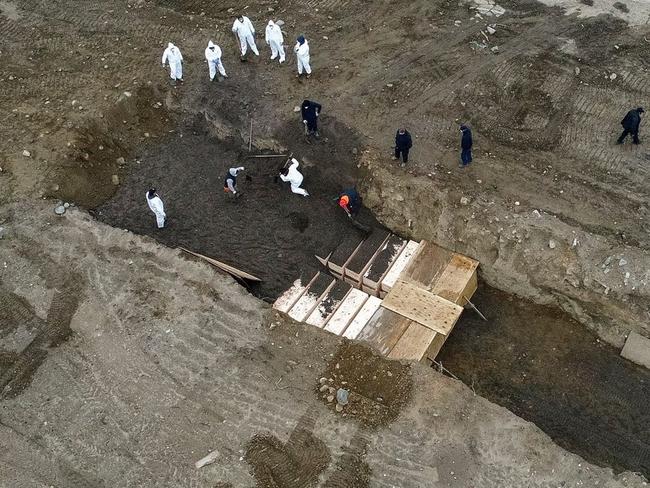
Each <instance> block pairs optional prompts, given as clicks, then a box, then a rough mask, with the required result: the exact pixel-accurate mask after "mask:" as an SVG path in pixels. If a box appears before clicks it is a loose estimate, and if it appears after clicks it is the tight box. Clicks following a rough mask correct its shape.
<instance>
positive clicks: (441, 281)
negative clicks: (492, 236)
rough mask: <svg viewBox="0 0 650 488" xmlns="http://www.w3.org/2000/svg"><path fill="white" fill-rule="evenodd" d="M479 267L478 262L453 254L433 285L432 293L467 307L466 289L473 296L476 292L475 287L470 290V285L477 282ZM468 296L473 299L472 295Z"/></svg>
mask: <svg viewBox="0 0 650 488" xmlns="http://www.w3.org/2000/svg"><path fill="white" fill-rule="evenodd" d="M477 267H478V261H475V260H474V259H471V258H468V257H466V256H463V255H461V254H453V255H452V257H451V260H450V261H449V263H448V264H447V266H446V268H445V269H444V271H443V272H442V273H441V274H440V276H439V277H438V278H437V280H436V281H435V282H434V283H433V286H432V287H431V293H435V294H436V295H439V296H441V297H442V298H446V299H447V300H449V301H452V302H454V303H457V304H458V305H465V302H464V300H463V294H464V293H466V289H467V292H468V293H469V291H471V293H472V294H473V293H474V291H475V289H474V290H471V288H473V286H470V287H469V288H468V284H469V283H470V282H472V281H473V280H474V281H475V280H476V268H477ZM466 296H467V298H471V294H470V295H466Z"/></svg>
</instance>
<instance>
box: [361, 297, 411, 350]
mask: <svg viewBox="0 0 650 488" xmlns="http://www.w3.org/2000/svg"><path fill="white" fill-rule="evenodd" d="M411 323H412V321H411V320H409V319H407V318H406V317H403V316H401V315H399V314H396V313H395V312H393V311H391V310H388V309H387V308H383V307H379V309H378V310H377V311H376V312H375V313H374V315H373V316H372V317H371V318H370V320H369V321H368V323H367V324H366V326H365V327H364V328H363V329H362V330H361V332H359V335H357V340H359V341H363V342H366V343H367V344H368V345H369V346H370V347H372V348H374V349H376V350H377V351H379V353H381V354H383V355H384V356H386V355H387V354H388V353H389V352H390V351H391V349H393V347H394V346H395V344H397V341H398V340H399V338H400V337H401V336H402V334H404V332H405V331H406V329H407V328H408V326H409V325H410V324H411Z"/></svg>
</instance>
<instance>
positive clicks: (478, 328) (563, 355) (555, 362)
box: [438, 286, 650, 477]
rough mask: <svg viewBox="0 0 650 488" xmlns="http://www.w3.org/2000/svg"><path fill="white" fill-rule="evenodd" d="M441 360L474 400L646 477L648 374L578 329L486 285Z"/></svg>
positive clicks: (590, 457) (649, 458)
mask: <svg viewBox="0 0 650 488" xmlns="http://www.w3.org/2000/svg"><path fill="white" fill-rule="evenodd" d="M473 302H474V303H475V304H476V305H477V307H478V308H479V310H481V311H482V312H483V314H484V315H486V316H487V318H488V319H489V321H488V322H484V321H482V320H481V319H480V318H479V317H478V316H477V314H475V313H473V312H472V311H470V310H467V311H465V312H464V313H463V316H462V318H461V321H460V322H459V323H458V325H457V326H456V328H455V329H454V332H453V334H452V335H451V336H450V338H449V339H448V340H447V342H446V344H445V346H444V347H443V349H442V351H441V353H440V354H439V355H438V360H439V361H440V362H442V364H443V366H444V367H445V368H447V369H449V370H450V371H451V372H452V373H453V374H454V375H456V376H458V378H459V379H461V380H462V381H463V382H464V383H466V384H467V385H470V386H471V387H472V388H473V389H474V390H475V391H476V393H477V394H478V395H481V396H483V397H485V398H488V399H489V400H491V401H493V402H495V403H497V404H499V405H502V406H504V407H506V408H508V409H509V410H510V411H512V412H513V413H515V414H516V415H518V416H520V417H522V418H524V419H526V420H529V421H530V422H533V423H534V424H535V425H537V426H538V427H539V428H541V429H542V430H543V431H544V432H546V433H547V434H548V435H549V436H551V438H553V440H554V441H555V442H556V443H558V444H559V445H561V446H562V447H564V448H565V449H568V450H569V451H572V452H575V453H577V454H579V455H580V456H582V457H584V458H585V459H586V460H587V461H589V462H592V463H595V464H598V465H600V466H607V467H611V468H613V469H614V470H616V471H625V470H629V471H636V472H640V473H643V474H644V475H645V476H646V477H648V476H650V408H649V407H648V405H650V371H648V370H647V369H644V368H642V367H639V366H637V365H635V364H633V363H631V362H629V361H627V360H625V359H623V358H622V357H620V355H619V351H618V350H617V349H615V348H613V347H611V346H609V345H606V344H604V343H602V342H600V341H599V340H598V339H597V337H596V336H595V335H594V334H592V333H591V332H590V331H589V330H587V329H586V328H585V327H584V326H583V325H581V324H579V323H578V322H576V321H574V320H571V319H570V318H569V317H568V316H567V315H566V314H564V313H562V312H560V311H558V310H556V309H552V308H547V307H541V306H536V305H533V304H531V303H530V302H527V301H524V300H521V299H519V298H517V297H515V296H511V295H507V294H505V293H502V292H500V291H498V290H495V289H491V288H489V287H485V286H482V287H481V288H479V290H478V292H477V293H476V295H475V296H474V300H473Z"/></svg>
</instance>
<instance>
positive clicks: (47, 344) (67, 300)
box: [0, 274, 82, 399]
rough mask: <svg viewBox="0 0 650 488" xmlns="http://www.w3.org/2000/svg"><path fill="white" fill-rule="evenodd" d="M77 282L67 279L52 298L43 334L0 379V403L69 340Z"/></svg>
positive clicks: (77, 279)
mask: <svg viewBox="0 0 650 488" xmlns="http://www.w3.org/2000/svg"><path fill="white" fill-rule="evenodd" d="M80 279H81V278H80V277H79V276H76V275H73V274H70V275H68V277H67V278H66V280H65V282H64V284H63V286H62V288H61V290H59V291H58V292H57V293H56V294H55V295H54V298H53V299H52V304H51V305H50V310H49V312H48V314H47V319H46V321H45V324H44V326H43V328H42V330H41V331H40V332H39V333H38V334H37V335H36V337H35V338H34V340H33V341H32V342H31V343H30V344H29V345H28V346H27V347H26V348H25V349H24V350H23V351H21V352H20V354H19V355H18V358H17V359H16V360H15V361H14V363H13V364H12V365H11V366H10V367H9V368H8V369H7V370H6V371H5V372H4V373H3V374H2V375H1V376H0V399H2V398H7V397H14V396H16V395H18V394H19V393H20V392H21V391H23V390H24V389H25V388H26V387H27V386H28V385H29V384H30V383H31V379H32V377H33V375H34V373H35V372H36V370H37V369H38V368H39V367H40V365H41V364H42V363H43V361H45V358H46V357H47V354H48V350H49V349H51V348H54V347H57V346H58V345H60V344H61V343H62V342H63V341H65V340H66V339H67V338H68V337H69V336H70V334H71V333H72V330H71V329H70V321H71V320H72V317H73V316H74V314H75V313H76V311H77V307H78V305H79V301H80V299H81V296H80V294H81V291H82V285H81V281H80Z"/></svg>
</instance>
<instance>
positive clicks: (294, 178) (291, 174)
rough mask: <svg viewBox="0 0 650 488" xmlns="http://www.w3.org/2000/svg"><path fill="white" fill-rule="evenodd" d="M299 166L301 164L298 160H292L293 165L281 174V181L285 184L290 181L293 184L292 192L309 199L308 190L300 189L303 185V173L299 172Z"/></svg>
mask: <svg viewBox="0 0 650 488" xmlns="http://www.w3.org/2000/svg"><path fill="white" fill-rule="evenodd" d="M299 165H300V164H299V163H298V161H297V160H296V158H291V165H290V166H289V167H288V168H284V169H283V170H282V171H281V172H280V179H281V180H282V181H284V182H287V181H288V182H289V183H291V191H292V192H294V193H297V194H298V195H302V196H303V197H308V196H309V193H308V192H307V190H304V189H302V188H300V185H302V180H303V176H302V173H301V172H300V171H298V166H299Z"/></svg>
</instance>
